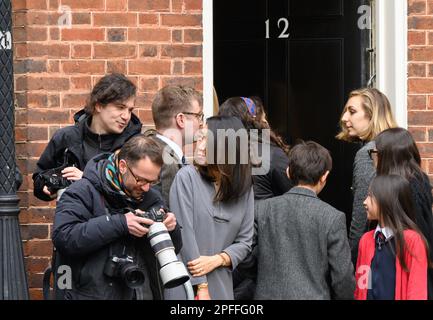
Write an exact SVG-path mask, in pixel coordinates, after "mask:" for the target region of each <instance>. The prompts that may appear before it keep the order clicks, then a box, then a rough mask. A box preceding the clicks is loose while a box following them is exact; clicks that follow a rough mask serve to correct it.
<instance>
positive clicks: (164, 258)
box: [131, 206, 189, 288]
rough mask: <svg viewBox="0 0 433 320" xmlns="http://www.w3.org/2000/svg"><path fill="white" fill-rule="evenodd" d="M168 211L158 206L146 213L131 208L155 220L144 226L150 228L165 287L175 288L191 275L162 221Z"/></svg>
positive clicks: (149, 233)
mask: <svg viewBox="0 0 433 320" xmlns="http://www.w3.org/2000/svg"><path fill="white" fill-rule="evenodd" d="M166 211H167V210H166V209H165V208H163V207H158V206H155V207H152V208H150V210H149V211H146V212H144V213H138V212H136V211H135V210H131V212H133V213H134V214H135V215H136V216H139V217H142V218H147V219H151V220H153V221H154V223H153V224H151V225H150V226H149V225H144V227H146V228H148V229H149V232H148V234H147V238H148V239H149V242H150V246H151V247H152V250H153V252H154V253H155V257H156V259H157V260H158V263H159V266H160V269H159V275H160V276H161V280H162V283H163V285H164V287H165V288H174V287H177V286H180V285H181V284H184V283H185V282H186V281H188V280H189V275H188V272H187V271H186V268H185V266H184V264H183V263H182V262H181V261H179V260H178V259H177V256H176V253H175V252H174V245H173V242H172V240H171V237H170V234H169V233H168V230H167V228H166V226H165V225H164V223H162V221H164V219H165V216H166Z"/></svg>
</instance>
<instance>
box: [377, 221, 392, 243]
mask: <svg viewBox="0 0 433 320" xmlns="http://www.w3.org/2000/svg"><path fill="white" fill-rule="evenodd" d="M379 231H381V232H382V233H383V235H384V236H385V239H386V240H388V239H389V238H392V237H393V236H394V232H392V230H391V229H390V228H388V227H385V228H381V227H380V225H377V227H376V230H374V235H373V238H374V239H376V234H377V233H378V232H379Z"/></svg>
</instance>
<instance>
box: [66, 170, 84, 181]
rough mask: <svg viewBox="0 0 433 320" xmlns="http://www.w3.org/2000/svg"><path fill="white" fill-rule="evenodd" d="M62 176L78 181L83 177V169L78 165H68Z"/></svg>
mask: <svg viewBox="0 0 433 320" xmlns="http://www.w3.org/2000/svg"><path fill="white" fill-rule="evenodd" d="M62 177H63V178H66V179H68V180H72V181H77V180H80V179H81V178H82V177H83V171H81V170H80V169H78V168H76V167H66V168H65V169H63V170H62Z"/></svg>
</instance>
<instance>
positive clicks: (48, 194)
mask: <svg viewBox="0 0 433 320" xmlns="http://www.w3.org/2000/svg"><path fill="white" fill-rule="evenodd" d="M42 192H43V193H45V194H46V195H47V196H50V198H52V199H54V198H55V197H56V196H57V192H56V193H53V194H51V192H49V191H48V187H47V186H44V188H43V189H42Z"/></svg>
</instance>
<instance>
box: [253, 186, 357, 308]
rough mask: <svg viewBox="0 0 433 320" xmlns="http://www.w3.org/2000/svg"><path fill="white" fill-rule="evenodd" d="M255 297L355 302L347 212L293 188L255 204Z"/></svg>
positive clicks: (307, 190) (306, 190) (314, 195)
mask: <svg viewBox="0 0 433 320" xmlns="http://www.w3.org/2000/svg"><path fill="white" fill-rule="evenodd" d="M255 214H256V222H257V228H258V230H257V245H258V259H257V288H256V292H255V299H301V300H305V299H308V300H327V299H353V297H354V290H355V278H354V275H353V265H352V263H351V259H350V258H351V257H350V248H349V242H348V239H347V232H346V222H345V221H346V219H345V215H344V213H343V212H341V211H338V210H337V209H335V208H333V207H331V206H330V205H329V204H327V203H325V202H323V201H322V200H320V199H319V198H318V197H317V195H316V194H315V193H314V192H313V191H312V190H309V189H306V188H301V187H294V188H292V189H291V190H289V191H288V192H286V193H285V194H283V195H281V196H279V197H275V198H271V199H267V200H262V201H260V202H259V203H257V206H256V212H255Z"/></svg>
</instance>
